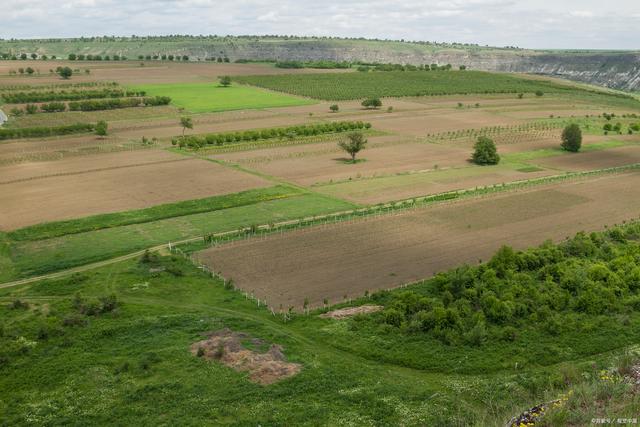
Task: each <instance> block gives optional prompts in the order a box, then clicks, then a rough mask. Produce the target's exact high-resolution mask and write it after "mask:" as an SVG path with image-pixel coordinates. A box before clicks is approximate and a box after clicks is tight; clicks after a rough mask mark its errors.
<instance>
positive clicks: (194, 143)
mask: <svg viewBox="0 0 640 427" xmlns="http://www.w3.org/2000/svg"><path fill="white" fill-rule="evenodd" d="M370 127H371V123H367V122H361V121H342V122H330V123H320V124H314V125H300V126H289V127H283V128H272V129H263V130H248V131H244V132H226V133H214V134H209V135H204V136H196V135H191V136H183V137H177V138H174V139H173V140H172V143H173V145H179V146H180V147H189V148H194V149H197V148H200V147H204V146H205V145H217V146H221V145H225V144H233V143H239V142H250V141H258V140H265V139H275V138H281V139H282V138H295V137H299V136H313V135H321V134H326V133H338V132H347V131H353V130H358V129H369V128H370Z"/></svg>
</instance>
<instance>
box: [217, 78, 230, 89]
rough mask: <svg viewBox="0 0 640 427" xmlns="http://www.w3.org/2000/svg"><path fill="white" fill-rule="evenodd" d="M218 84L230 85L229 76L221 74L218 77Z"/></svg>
mask: <svg viewBox="0 0 640 427" xmlns="http://www.w3.org/2000/svg"><path fill="white" fill-rule="evenodd" d="M220 85H221V86H224V87H229V86H231V77H229V76H221V77H220Z"/></svg>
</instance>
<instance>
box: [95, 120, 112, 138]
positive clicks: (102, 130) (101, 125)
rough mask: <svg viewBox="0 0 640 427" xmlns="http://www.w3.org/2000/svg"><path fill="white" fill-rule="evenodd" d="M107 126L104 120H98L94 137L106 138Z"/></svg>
mask: <svg viewBox="0 0 640 427" xmlns="http://www.w3.org/2000/svg"><path fill="white" fill-rule="evenodd" d="M108 128H109V125H108V124H107V122H105V121H104V120H100V121H99V122H98V123H96V135H98V136H106V135H107V130H108Z"/></svg>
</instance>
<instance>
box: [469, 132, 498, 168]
mask: <svg viewBox="0 0 640 427" xmlns="http://www.w3.org/2000/svg"><path fill="white" fill-rule="evenodd" d="M472 159H473V162H474V163H475V164H478V165H497V164H498V163H499V162H500V155H499V154H498V150H497V149H496V144H495V143H494V142H493V140H492V139H491V138H487V137H486V136H481V137H478V140H477V141H476V144H475V145H474V147H473V156H472Z"/></svg>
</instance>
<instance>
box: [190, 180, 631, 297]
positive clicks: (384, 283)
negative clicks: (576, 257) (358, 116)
mask: <svg viewBox="0 0 640 427" xmlns="http://www.w3.org/2000/svg"><path fill="white" fill-rule="evenodd" d="M638 214H640V173H627V174H621V175H610V176H603V177H598V178H593V179H590V180H584V181H575V182H565V183H562V184H557V185H555V186H553V187H549V188H537V189H532V190H529V191H522V192H514V193H504V194H500V195H497V196H494V197H491V198H479V199H469V200H465V201H461V202H456V203H448V204H441V205H434V206H431V207H427V208H421V209H418V210H413V211H407V212H405V213H401V214H397V215H391V216H382V217H376V218H369V219H367V220H360V221H355V222H351V223H340V224H338V225H328V226H318V227H314V228H309V229H303V230H299V231H294V232H290V233H285V234H283V235H273V236H270V237H268V238H266V239H262V240H260V239H256V240H248V241H242V242H238V243H235V244H232V245H228V246H221V247H217V248H211V249H208V250H205V251H202V252H200V253H198V254H197V258H198V259H199V260H201V261H202V262H203V263H205V264H207V265H209V266H210V267H211V268H213V269H214V270H215V271H220V272H222V274H223V275H224V276H225V277H227V278H232V279H233V280H234V282H235V284H236V285H237V286H239V287H240V288H242V289H243V290H245V291H247V292H253V293H254V294H255V295H256V296H257V297H259V298H261V299H263V300H266V301H267V302H268V303H269V304H270V305H271V306H272V307H275V308H277V307H278V306H279V305H280V304H282V305H283V306H284V307H285V309H286V308H287V307H288V306H289V305H293V306H296V307H301V306H302V304H303V301H304V299H305V298H309V300H310V301H311V302H312V303H313V304H315V305H319V304H320V303H321V302H322V300H323V298H329V300H330V301H331V302H334V303H335V302H339V301H341V300H342V299H343V296H344V295H348V296H351V297H353V296H362V294H363V293H364V291H365V290H369V291H374V290H377V289H384V288H391V287H396V286H399V285H401V284H404V283H407V282H410V281H415V280H419V279H422V278H426V277H430V276H432V275H433V274H434V273H436V272H438V271H442V270H445V269H449V268H452V267H455V266H457V265H460V264H462V263H475V262H477V261H478V260H479V259H484V260H486V259H487V258H488V257H490V256H491V255H492V254H493V253H494V252H495V250H497V249H498V248H499V247H500V246H502V245H503V244H508V245H512V246H514V247H516V248H525V247H529V246H532V245H537V244H540V243H542V242H543V241H545V240H547V239H553V240H561V239H564V238H565V237H566V236H570V235H573V234H574V233H576V232H578V231H581V230H596V229H600V228H602V227H604V226H605V225H613V224H615V223H620V222H622V221H623V220H629V219H632V218H637V217H638Z"/></svg>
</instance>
